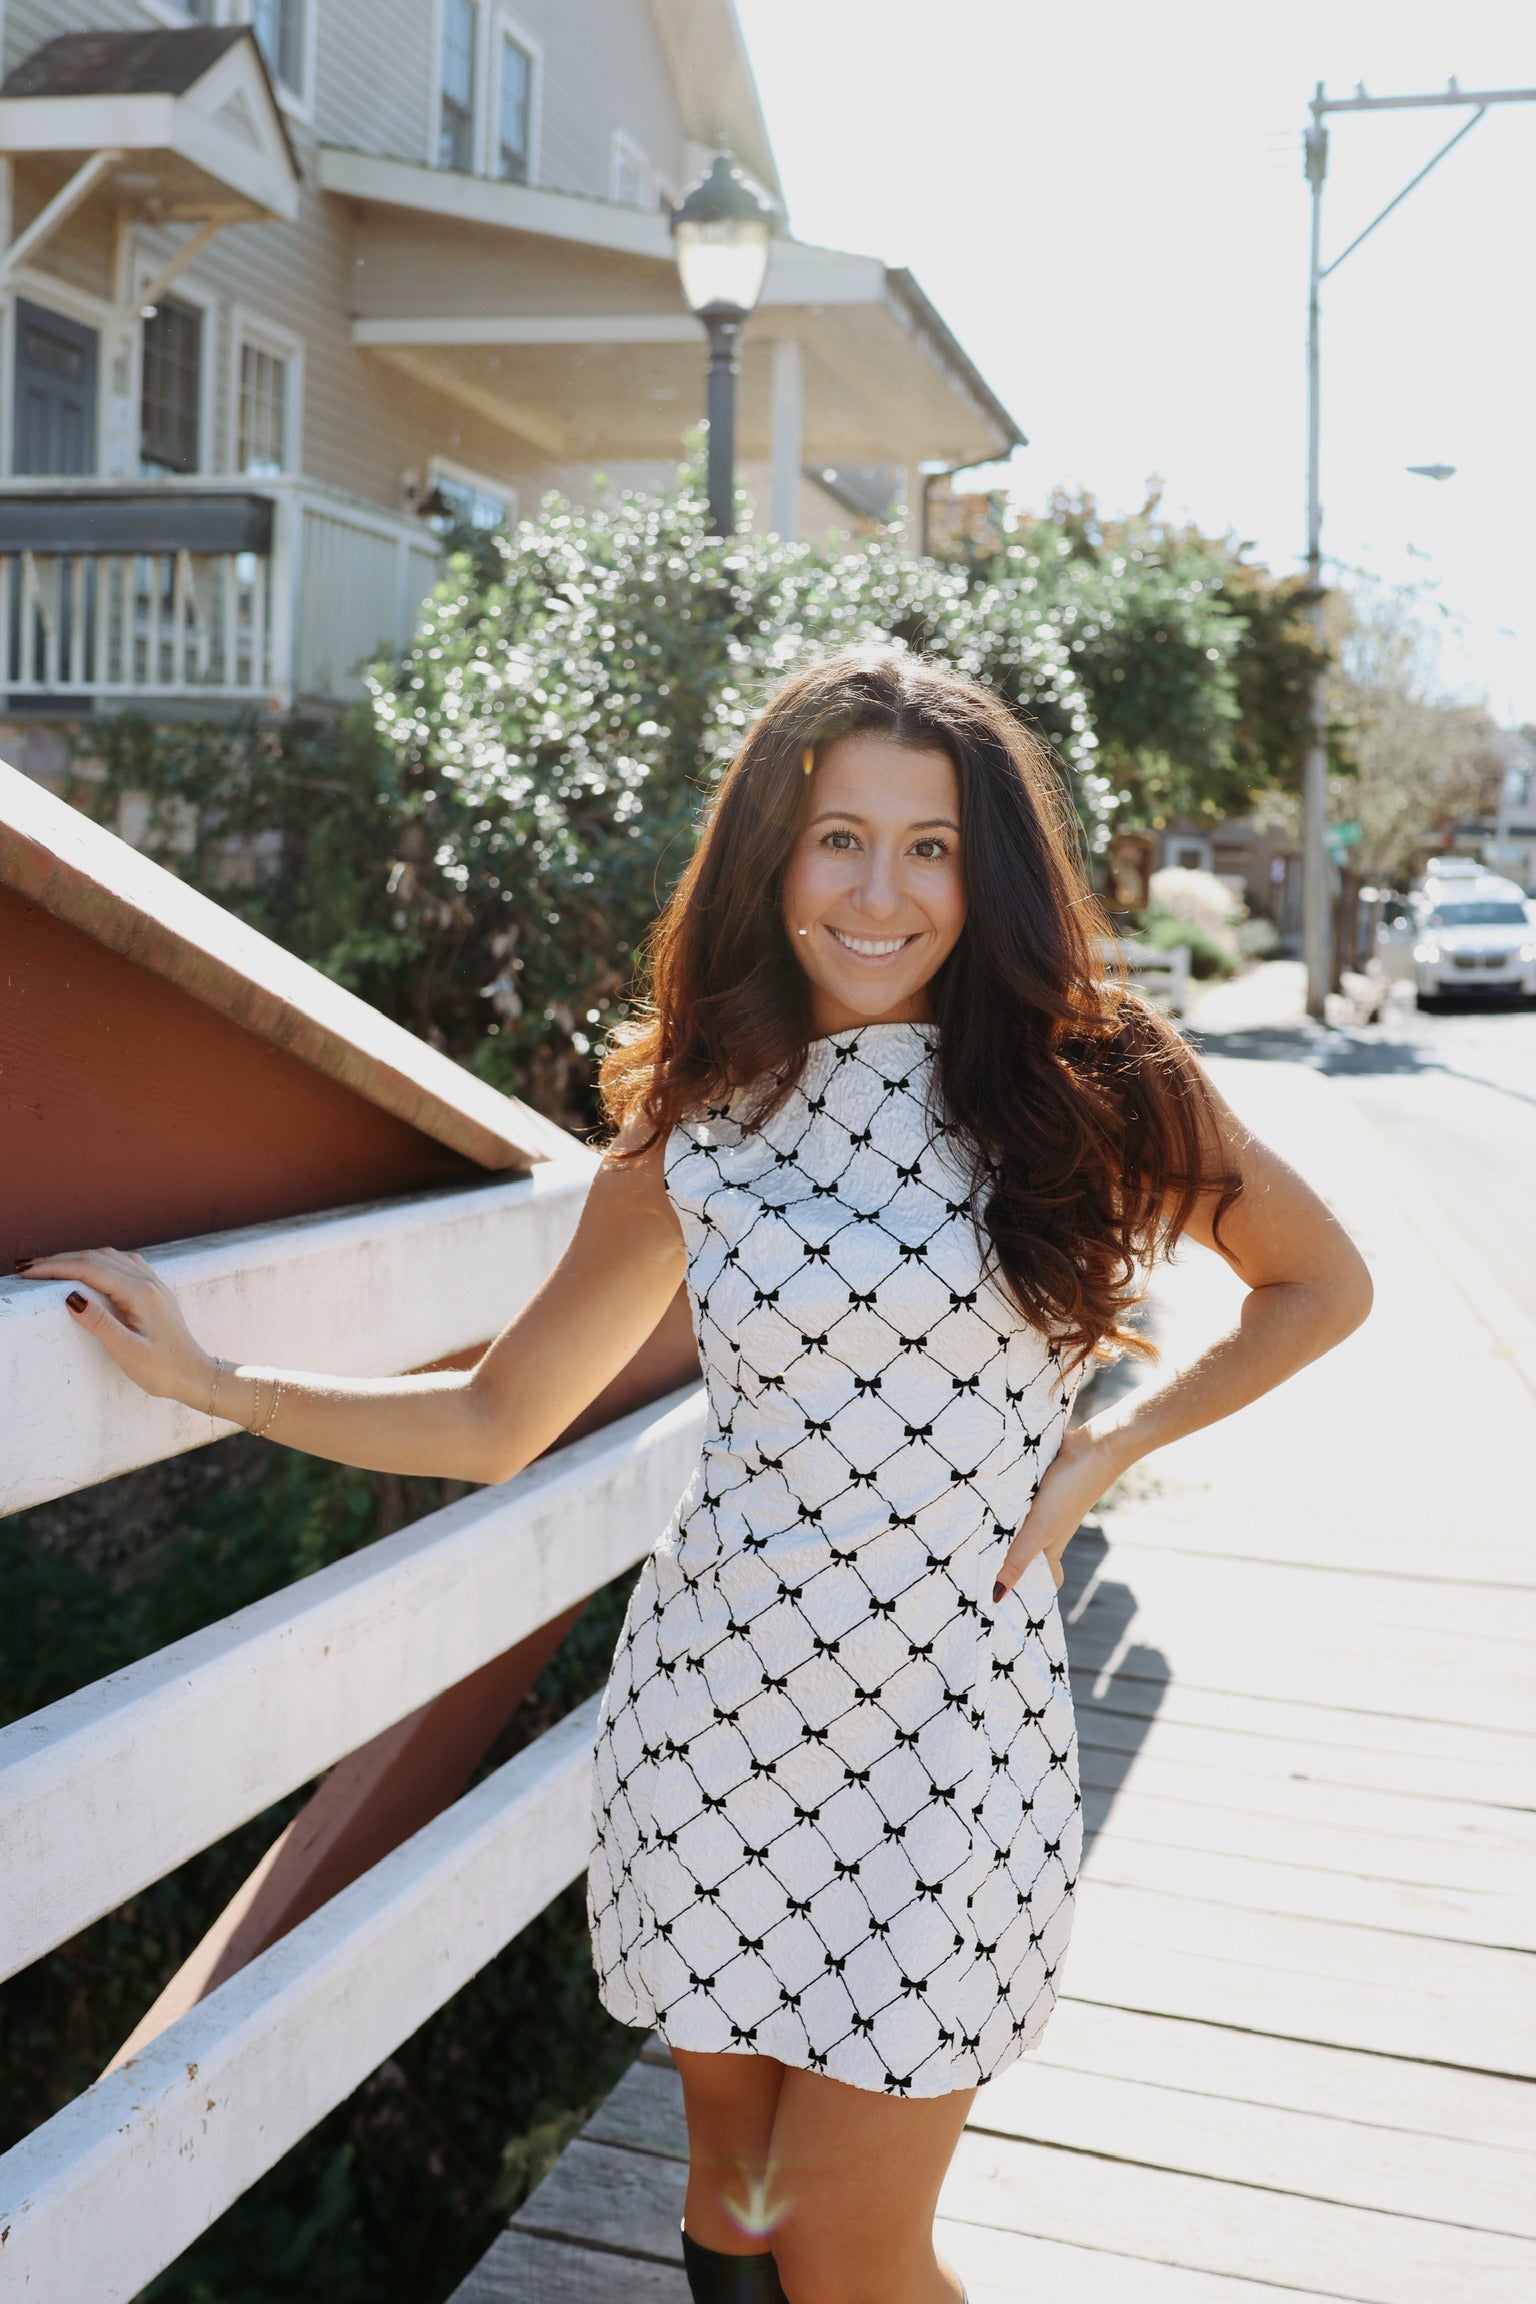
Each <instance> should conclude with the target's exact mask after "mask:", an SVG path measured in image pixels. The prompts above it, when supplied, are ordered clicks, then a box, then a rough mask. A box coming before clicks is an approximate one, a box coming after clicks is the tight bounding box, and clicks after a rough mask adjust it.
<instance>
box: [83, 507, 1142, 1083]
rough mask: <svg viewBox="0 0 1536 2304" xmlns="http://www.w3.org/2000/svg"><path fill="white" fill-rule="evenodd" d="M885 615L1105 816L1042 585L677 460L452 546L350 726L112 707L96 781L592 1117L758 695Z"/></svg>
mask: <svg viewBox="0 0 1536 2304" xmlns="http://www.w3.org/2000/svg"><path fill="white" fill-rule="evenodd" d="M467 542H468V540H466V543H467ZM890 639H895V640H897V641H900V642H902V643H903V644H905V645H907V646H910V647H914V648H921V649H924V650H926V651H927V652H929V653H931V654H933V655H936V656H939V657H942V658H945V659H947V660H948V661H950V662H953V663H955V664H957V665H959V666H960V667H961V668H963V669H964V670H966V671H969V672H973V673H976V674H978V675H979V676H980V677H982V678H983V679H986V680H988V681H989V682H990V683H991V684H992V685H993V686H994V687H996V688H997V689H998V691H999V692H1000V693H1001V694H1002V695H1003V696H1004V697H1005V698H1006V699H1007V701H1008V702H1009V703H1010V704H1011V705H1012V707H1013V708H1014V710H1015V711H1016V712H1017V713H1018V714H1019V716H1020V717H1021V719H1023V720H1025V721H1027V722H1028V723H1029V724H1030V725H1031V726H1032V727H1034V728H1035V729H1036V730H1038V732H1039V733H1040V734H1041V735H1043V736H1044V737H1045V738H1046V740H1047V741H1048V742H1049V743H1050V744H1052V745H1053V746H1054V748H1055V750H1056V754H1057V757H1058V758H1059V759H1060V761H1061V762H1062V765H1063V774H1064V778H1065V780H1066V782H1067V784H1068V786H1069V788H1070V790H1071V792H1072V794H1073V796H1074V797H1075V799H1076V802H1077V805H1078V809H1079V812H1080V814H1081V816H1082V819H1083V823H1084V827H1085V834H1086V836H1087V837H1088V838H1089V839H1090V840H1093V839H1095V838H1101V837H1102V833H1103V827H1104V823H1105V820H1106V811H1105V805H1104V803H1105V799H1106V788H1105V786H1104V783H1103V780H1102V778H1101V777H1100V776H1099V774H1098V772H1097V770H1096V767H1095V764H1094V759H1095V752H1094V740H1093V735H1092V731H1091V727H1090V722H1089V714H1088V710H1087V706H1086V703H1085V701H1084V697H1083V693H1082V690H1081V687H1080V685H1079V683H1078V679H1077V676H1076V672H1075V669H1074V664H1073V658H1072V655H1071V651H1070V648H1069V645H1068V642H1067V640H1066V639H1065V637H1064V636H1063V632H1062V630H1061V629H1060V628H1059V626H1058V623H1057V622H1056V621H1055V620H1053V618H1052V616H1051V615H1050V614H1049V613H1048V612H1047V610H1046V608H1045V607H1044V606H1043V605H1042V603H1041V601H1040V599H1039V598H1038V597H1037V595H1036V591H1035V588H1034V586H1033V585H1032V584H1030V583H1029V582H1028V581H1020V580H1019V579H1017V578H1016V577H1015V576H1013V575H1012V574H1011V573H1009V574H1006V575H1005V576H1004V577H1003V578H1002V579H1001V580H1000V581H998V582H995V583H991V584H986V585H980V586H977V585H972V584H971V583H970V582H968V580H967V578H966V577H965V575H964V574H963V573H962V572H960V571H959V570H957V569H954V568H949V567H945V566H941V565H939V564H937V563H935V562H933V561H928V560H912V559H910V558H908V557H907V556H906V555H904V554H903V553H902V552H901V551H900V550H899V549H898V548H897V547H896V545H895V544H894V543H893V542H887V541H885V540H877V541H875V542H872V543H869V544H866V545H863V546H861V547H859V548H858V549H856V550H850V549H846V548H838V549H826V548H822V547H818V546H813V545H809V544H785V543H782V542H780V541H779V540H777V539H775V538H763V537H753V536H750V535H748V536H741V537H736V538H732V539H730V540H728V541H724V542H722V541H721V540H720V539H719V538H716V537H711V536H709V535H708V534H707V533H706V513H705V506H704V503H703V500H702V497H701V496H700V494H699V493H698V491H697V489H696V488H695V487H694V486H693V485H692V484H691V483H690V482H689V481H688V480H687V479H686V478H685V480H684V483H683V485H682V486H681V487H680V488H679V489H678V491H677V492H676V493H675V494H673V495H671V496H669V497H665V498H654V497H641V496H634V495H623V496H619V497H617V498H616V499H615V500H613V501H612V502H611V503H609V504H607V505H604V506H601V507H599V508H598V509H597V510H595V511H579V510H575V509H573V508H571V507H569V506H567V505H563V504H560V503H559V502H558V501H556V500H551V502H550V503H549V504H547V505H546V506H545V507H544V510H543V513H542V515H541V517H540V518H539V519H538V520H537V521H533V522H525V523H524V524H523V525H521V526H520V527H519V528H518V529H517V530H516V531H515V532H513V533H510V534H508V533H502V534H500V535H497V536H494V537H488V538H482V539H480V540H479V541H478V542H476V543H474V545H473V547H472V548H471V549H466V550H464V551H462V552H460V553H458V554H456V555H455V557H454V558H453V559H452V561H451V563H450V566H449V570H448V574H447V577H446V579H445V581H444V582H443V583H442V584H441V585H440V586H439V587H438V589H437V592H436V594H435V595H434V597H433V598H432V600H431V601H429V602H428V604H427V607H426V610H425V613H424V616H423V620H422V624H421V627H420V630H419V632H418V634H417V637H416V639H415V641H414V643H413V644H412V646H411V647H410V648H409V649H407V650H406V652H405V654H404V656H403V658H402V660H401V661H400V662H399V663H398V664H391V665H381V666H380V667H379V668H378V669H377V672H376V674H375V677H374V681H373V695H372V700H371V707H370V708H368V709H364V710H362V711H359V712H357V713H354V714H353V715H351V717H350V718H349V719H348V720H347V721H346V722H345V723H343V724H342V725H341V726H340V727H334V726H333V727H329V728H324V729H320V730H314V729H309V730H306V729H305V728H303V727H301V726H299V725H298V724H297V723H290V724H289V725H288V726H286V727H282V728H276V729H261V728H258V727H256V726H255V725H253V724H245V725H242V726H240V727H237V728H235V729H225V730H218V729H208V728H202V729H180V730H175V729H172V730H160V729H155V730H151V729H149V728H148V727H146V726H145V725H144V724H142V723H132V722H125V721H121V720H114V721H107V722H98V723H97V724H96V726H95V728H94V729H93V730H92V732H91V736H90V743H91V745H92V747H93V748H94V751H95V753H96V756H97V758H98V760H99V761H100V762H101V763H102V764H103V767H104V776H103V779H102V780H101V781H99V782H98V783H96V784H95V785H85V786H83V787H82V789H83V790H84V791H85V793H86V794H87V796H88V797H89V798H90V800H91V804H92V805H93V806H94V807H95V808H96V809H97V810H98V812H100V813H103V814H105V815H106V816H108V817H109V819H110V817H111V815H112V813H113V811H114V810H116V809H118V808H119V807H120V806H121V804H122V802H123V799H124V796H125V795H126V794H128V793H137V794H140V795H143V796H146V797H147V799H148V803H149V806H148V812H147V820H146V824H145V832H144V840H145V845H146V846H148V847H149V848H150V849H151V851H152V852H153V853H155V854H156V855H158V856H159V857H160V858H161V860H162V861H164V862H166V863H168V864H169V865H170V866H171V867H172V869H174V870H176V871H178V872H181V873H182V874H183V875H184V876H185V877H187V878H189V879H192V880H194V881H196V882H197V883H198V884H199V885H201V886H203V887H205V888H207V889H208V890H209V891H210V892H211V893H213V894H215V895H216V896H218V898H219V899H220V901H222V902H224V903H226V904H228V905H230V906H231V907H232V908H233V909H235V910H237V911H239V912H241V913H242V914H244V915H245V916H246V917H247V918H250V919H252V920H253V921H254V922H255V923H256V924H257V925H258V926H260V927H262V928H263V929H265V930H266V931H267V932H268V933H269V934H272V935H274V936H276V937H277V938H278V939H279V940H280V941H281V942H283V943H285V944H288V945H290V946H291V947H292V948H293V949H294V950H296V951H298V952H300V953H301V954H302V955H303V956H304V957H305V958H306V959H309V960H312V961H314V962H315V963H316V964H317V965H318V966H320V967H322V968H324V969H326V970H327V971H328V972H329V973H330V974H331V975H333V976H336V977H337V978H339V979H340V980H341V981H342V982H344V983H347V984H349V985H351V986H353V987H354V988H355V989H356V990H358V991H360V992H362V993H363V994H364V995H365V996H366V997H367V998H368V999H370V1000H372V1001H374V1002H375V1003H376V1004H377V1005H378V1006H379V1007H381V1008H383V1009H384V1010H386V1012H388V1013H390V1014H393V1015H395V1016H397V1017H399V1018H400V1019H401V1020H402V1021H403V1022H405V1023H407V1024H409V1025H410V1026H411V1027H412V1028H413V1029H414V1030H416V1031H417V1032H419V1033H421V1034H422V1035H423V1036H424V1037H426V1038H428V1039H430V1040H432V1041H433V1042H434V1043H435V1044H436V1045H438V1046H439V1047H442V1048H445V1049H446V1050H447V1051H448V1052H449V1053H450V1054H451V1055H453V1056H455V1057H457V1058H458V1059H459V1060H460V1061H461V1062H464V1063H467V1064H470V1065H472V1066H473V1067H474V1068H475V1069H476V1070H477V1071H479V1072H480V1073H482V1074H483V1075H484V1076H485V1077H486V1078H488V1079H490V1080H492V1081H494V1082H495V1083H496V1085H497V1086H499V1087H504V1088H507V1089H509V1090H512V1091H515V1092H516V1093H518V1094H520V1095H523V1096H526V1097H528V1098H529V1099H530V1100H531V1101H532V1102H534V1103H535V1104H537V1105H538V1106H539V1107H540V1109H541V1110H543V1111H546V1112H548V1113H550V1114H552V1115H553V1116H554V1117H555V1118H557V1119H559V1120H562V1121H564V1122H565V1123H566V1124H568V1125H571V1126H576V1127H582V1126H586V1125H589V1124H590V1123H591V1122H592V1121H593V1120H594V1119H595V1118H596V1108H595V1102H594V1095H593V1080H594V1075H595V1048H596V1044H597V1042H598V1041H599V1040H600V1039H601V1037H602V1035H603V1034H604V1033H605V1032H606V1031H607V1030H608V1028H609V1027H610V1025H611V1024H612V1023H613V1021H614V1020H615V1019H616V1017H617V1016H618V1014H619V1013H620V1011H621V1009H622V1006H623V1003H624V1001H625V1000H626V998H627V996H628V995H629V993H630V990H631V988H632V986H633V984H634V981H635V978H636V975H637V972H638V970H639V968H640V965H641V954H642V948H643V944H644V939H645V936H646V932H647V930H648V929H649V927H650V923H651V921H652V920H653V918H654V917H655V914H656V912H657V910H658V909H659V907H660V905H661V904H662V902H663V901H664V899H665V897H666V896H667V894H668V893H669V891H670V889H671V887H672V885H673V883H674V882H675V880H676V878H677V877H678V875H679V874H680V873H681V871H682V869H683V866H684V864H685V863H686V861H687V859H688V855H689V852H690V849H691V846H692V842H693V839H694V834H695V828H696V825H697V821H698V817H699V812H700V808H701V806H702V804H703V803H704V801H705V800H706V799H707V797H708V794H709V792H710V791H711V789H712V788H713V786H714V784H715V782H716V781H717V779H718V777H719V775H720V774H721V772H722V770H723V768H724V766H725V764H726V762H727V761H728V760H729V759H730V757H731V755H732V753H733V752H734V751H735V749H736V747H737V745H738V744H739V742H740V739H741V736H742V733H743V730H744V729H745V727H746V725H747V722H748V720H749V719H750V718H751V716H752V713H753V712H754V710H755V709H756V707H757V705H758V703H759V701H760V700H761V699H762V697H763V696H764V695H765V694H766V692H767V691H768V689H769V688H770V687H771V686H772V685H773V684H774V682H775V681H776V680H778V679H779V678H780V677H781V676H782V674H783V673H785V672H786V671H788V670H789V669H790V668H791V667H792V666H793V665H794V664H796V663H797V662H798V661H799V660H800V659H802V658H803V657H804V656H805V655H806V654H807V653H808V652H809V651H810V650H812V649H816V648H822V647H826V646H830V645H837V644H842V643H847V642H854V641H874V640H890Z"/></svg>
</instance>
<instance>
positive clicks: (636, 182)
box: [608, 128, 651, 208]
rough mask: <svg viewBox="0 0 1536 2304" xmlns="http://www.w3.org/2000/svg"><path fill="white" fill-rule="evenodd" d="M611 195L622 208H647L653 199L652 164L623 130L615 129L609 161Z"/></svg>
mask: <svg viewBox="0 0 1536 2304" xmlns="http://www.w3.org/2000/svg"><path fill="white" fill-rule="evenodd" d="M608 197H609V199H610V200H616V201H617V202H618V203H619V206H620V207H621V208H645V207H648V206H649V205H650V198H651V164H650V162H649V160H647V158H646V156H645V154H644V153H643V152H642V151H641V149H640V147H639V145H638V144H635V143H632V142H631V141H630V139H629V137H627V136H626V135H625V134H624V132H623V131H622V129H618V128H616V129H615V130H614V132H613V144H612V147H611V153H610V158H609V162H608Z"/></svg>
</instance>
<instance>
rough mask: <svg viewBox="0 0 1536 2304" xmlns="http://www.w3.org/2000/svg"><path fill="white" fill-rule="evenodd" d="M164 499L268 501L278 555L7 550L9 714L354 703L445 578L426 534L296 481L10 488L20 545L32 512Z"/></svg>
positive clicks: (403, 517)
mask: <svg viewBox="0 0 1536 2304" xmlns="http://www.w3.org/2000/svg"><path fill="white" fill-rule="evenodd" d="M155 495H165V496H168V497H170V498H173V499H174V498H176V497H189V496H201V497H208V496H224V497H229V496H241V497H251V496H255V497H259V498H264V499H267V500H269V501H270V502H271V505H272V510H273V518H272V541H271V550H270V552H265V551H261V552H258V551H220V552H214V551H209V552H203V551H198V550H195V549H180V550H172V549H161V548H157V547H153V546H151V547H148V548H145V549H142V550H140V549H136V548H134V546H133V544H132V541H131V539H129V540H124V539H123V538H122V537H121V536H114V538H113V540H112V541H111V542H107V541H103V542H102V543H101V545H100V546H99V547H93V546H89V545H82V546H79V547H74V546H71V547H69V548H65V549H55V548H49V547H48V546H47V545H46V544H44V543H41V542H40V543H37V544H35V545H34V544H31V543H28V542H26V541H22V542H20V543H14V544H12V545H8V546H7V545H0V700H3V698H4V696H6V695H9V696H12V697H14V698H17V699H30V698H36V697H47V698H49V699H57V700H58V701H59V702H60V703H63V704H68V703H70V702H71V701H75V700H78V701H80V702H81V703H82V704H85V705H87V706H90V705H94V703H95V702H96V701H97V700H100V701H101V702H102V703H105V704H112V703H119V704H120V703H122V702H124V701H125V700H126V701H130V702H131V701H133V700H135V699H138V700H143V701H145V702H148V701H151V700H154V701H166V700H180V701H185V700H191V701H193V702H201V703H208V704H216V703H220V702H225V703H245V704H253V705H257V706H259V707H262V708H270V709H277V710H281V709H285V708H286V707H287V706H288V705H290V704H292V703H293V702H294V701H295V700H297V699H299V698H313V699H317V700H324V701H330V702H340V701H344V700H345V699H347V698H349V697H351V696H354V695H356V694H358V693H359V691H360V687H361V681H360V677H359V673H360V667H362V666H363V665H365V664H366V663H367V662H368V661H369V660H370V658H372V657H373V656H374V655H375V654H377V653H378V651H379V650H380V649H381V648H384V649H390V648H398V647H401V646H403V645H404V644H405V642H406V641H407V640H408V639H409V638H410V636H411V633H412V632H413V630H414V629H415V625H416V620H417V615H418V611H419V609H420V606H421V603H422V601H423V599H424V598H425V597H426V595H427V593H428V592H429V591H430V590H431V588H432V585H433V584H434V583H435V581H436V579H437V574H438V569H439V565H440V559H441V553H440V548H439V545H438V541H437V538H436V537H435V535H434V534H433V533H432V532H431V530H430V529H428V528H426V527H424V526H423V525H422V523H421V521H419V520H417V519H415V518H414V517H412V516H410V515H407V514H403V513H392V512H389V511H386V510H384V509H383V508H382V507H381V506H379V505H376V504H369V503H367V502H365V501H364V500H363V499H362V498H360V497H355V496H350V495H348V494H346V493H345V492H344V491H343V490H341V489H337V488H329V487H325V486H323V485H321V484H320V483H319V482H316V481H313V480H309V479H305V478H303V477H300V476H291V475H290V476H285V477H279V478H274V479H267V480H250V479H244V478H230V477H204V476H200V475H192V476H189V477H186V478H181V477H177V478H166V479H157V480H142V479H140V480H123V481H112V480H104V479H100V478H94V477H92V478H85V479H79V480H73V479H52V478H19V479H10V480H6V481H4V482H3V483H0V500H3V501H4V502H5V503H6V504H7V505H8V506H10V507H11V508H12V511H13V517H12V519H11V521H10V522H9V523H8V532H9V533H10V534H11V535H12V536H15V534H16V533H17V531H18V530H19V531H21V532H22V534H23V536H24V534H25V528H26V522H25V519H24V517H16V516H15V514H16V513H17V512H18V511H19V508H20V507H24V506H25V505H26V504H28V503H37V504H38V505H39V506H40V507H41V505H42V504H43V503H44V502H46V503H49V504H56V503H58V502H61V501H64V500H67V499H70V498H74V499H97V498H112V497H117V498H119V499H130V498H132V499H139V500H143V499H145V498H147V497H152V496H155ZM146 533H147V531H146Z"/></svg>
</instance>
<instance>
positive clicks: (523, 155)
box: [491, 24, 535, 184]
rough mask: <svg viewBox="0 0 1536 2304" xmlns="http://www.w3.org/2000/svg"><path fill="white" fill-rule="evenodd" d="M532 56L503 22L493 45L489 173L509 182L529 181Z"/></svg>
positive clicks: (530, 178) (532, 97) (531, 162)
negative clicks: (493, 101)
mask: <svg viewBox="0 0 1536 2304" xmlns="http://www.w3.org/2000/svg"><path fill="white" fill-rule="evenodd" d="M534 70H535V65H534V59H533V56H532V55H531V54H530V52H529V50H528V48H527V46H526V45H525V44H524V42H523V41H521V40H520V39H519V38H518V36H517V34H516V33H515V32H514V31H513V30H512V29H511V27H510V26H509V25H507V24H502V25H500V26H499V28H498V31H497V47H496V144H495V149H494V151H493V153H492V155H491V164H492V170H493V173H494V174H495V175H497V176H501V177H503V178H505V180H506V181H507V182H508V183H509V184H530V183H532V181H533V99H534V85H533V76H534Z"/></svg>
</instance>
